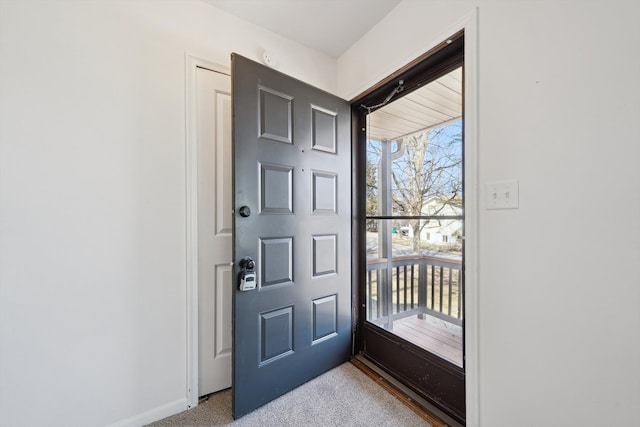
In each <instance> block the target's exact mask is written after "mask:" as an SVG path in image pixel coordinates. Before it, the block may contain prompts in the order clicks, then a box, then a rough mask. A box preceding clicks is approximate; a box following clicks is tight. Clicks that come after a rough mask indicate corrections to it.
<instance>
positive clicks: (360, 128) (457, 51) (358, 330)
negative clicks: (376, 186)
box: [351, 31, 466, 424]
mask: <svg viewBox="0 0 640 427" xmlns="http://www.w3.org/2000/svg"><path fill="white" fill-rule="evenodd" d="M464 50H465V49H464V32H463V31H461V32H458V33H456V34H455V35H453V36H452V37H450V38H448V39H447V40H446V41H445V42H443V43H441V44H439V45H438V46H436V48H434V49H432V50H430V51H429V52H427V53H426V54H425V55H423V56H422V57H420V58H418V60H416V61H413V62H412V63H411V64H408V65H407V66H406V67H403V68H402V69H401V70H399V71H398V72H396V73H393V74H392V75H391V76H389V77H388V78H387V79H385V80H383V81H382V82H381V83H379V84H378V85H376V86H374V87H373V88H372V89H371V90H370V91H368V92H367V93H366V94H364V95H363V96H361V97H359V98H357V99H355V100H353V101H352V103H351V106H352V123H353V137H352V153H353V159H352V167H353V179H352V191H353V196H354V197H353V202H352V205H353V206H352V212H353V220H352V221H353V222H352V230H353V231H352V234H353V239H354V240H353V242H354V251H353V255H352V265H353V270H352V276H353V283H354V284H357V286H354V295H353V301H354V308H353V319H354V354H358V353H362V354H363V355H364V356H365V357H367V358H368V359H370V360H371V361H372V362H374V363H376V364H377V365H378V366H380V367H381V368H383V369H384V370H386V371H387V372H389V373H390V374H391V375H393V376H394V377H396V378H397V379H398V380H400V381H401V382H402V383H404V384H405V385H406V386H408V387H409V388H411V389H412V390H414V391H415V392H416V393H418V394H419V395H420V396H421V397H423V398H424V399H426V400H427V401H429V402H431V403H432V404H434V405H435V406H437V407H438V408H439V409H441V410H443V411H444V412H445V413H447V414H448V415H450V416H451V417H453V418H454V419H455V420H457V421H459V422H460V423H463V424H464V422H465V411H466V407H465V398H466V396H465V373H464V368H462V369H461V368H459V367H457V366H455V365H454V364H452V363H450V362H447V361H445V360H442V359H440V358H438V357H436V356H432V355H430V354H428V353H426V352H424V351H423V350H421V349H420V348H419V347H417V346H415V345H413V344H411V343H408V342H406V341H404V340H402V339H399V338H398V337H396V336H395V335H393V334H391V333H389V332H388V331H385V330H382V329H380V328H378V327H375V326H371V325H368V324H367V322H366V312H365V310H366V300H365V299H366V289H365V278H366V245H363V244H361V243H360V242H362V241H363V236H364V235H365V233H366V230H365V227H366V221H365V212H364V209H363V208H362V207H363V206H366V194H365V192H364V191H362V189H363V188H365V186H366V176H365V173H364V170H365V168H366V153H365V146H366V115H367V111H366V110H365V109H364V108H362V107H361V106H362V105H367V106H371V105H378V104H381V103H383V102H384V101H385V99H386V98H387V97H388V96H389V94H390V93H391V92H392V91H393V90H394V88H396V87H397V86H398V82H399V80H403V81H404V84H403V86H404V90H403V95H404V94H408V93H410V92H412V91H414V90H416V89H418V88H420V87H422V86H424V85H425V84H427V83H429V82H431V81H433V80H436V79H437V78H439V77H441V76H443V75H445V74H447V73H448V72H450V71H452V70H453V69H455V68H457V67H459V66H460V65H462V64H463V63H464ZM463 87H464V84H463ZM463 97H464V95H463ZM398 350H401V351H402V354H403V359H402V361H400V360H399V357H398V353H399V352H398ZM425 366H429V367H430V375H431V377H430V378H429V380H428V381H426V380H424V378H423V376H422V375H419V373H421V372H424V367H425ZM433 384H440V386H439V387H434V386H433Z"/></svg>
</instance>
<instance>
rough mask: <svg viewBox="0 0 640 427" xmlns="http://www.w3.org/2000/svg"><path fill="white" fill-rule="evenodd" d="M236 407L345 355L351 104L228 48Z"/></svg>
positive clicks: (246, 407)
mask: <svg viewBox="0 0 640 427" xmlns="http://www.w3.org/2000/svg"><path fill="white" fill-rule="evenodd" d="M231 62H232V73H231V76H232V102H233V107H232V108H233V159H234V207H235V213H234V274H235V276H236V280H237V281H236V287H235V291H234V294H233V304H234V306H233V416H234V418H238V417H241V416H243V415H245V414H247V413H248V412H250V411H252V410H253V409H255V408H257V407H259V406H261V405H263V404H265V403H267V402H269V401H271V400H273V399H275V398H276V397H278V396H280V395H282V394H284V393H286V392H288V391H290V390H291V389H293V388H295V387H297V386H299V385H301V384H302V383H304V382H306V381H308V380H310V379H312V378H314V377H316V376H318V375H320V374H322V373H324V372H325V371H327V370H329V369H331V368H333V367H335V366H337V365H339V364H341V363H343V362H345V361H347V360H348V359H349V357H350V355H351V342H352V341H351V338H352V336H351V266H350V252H351V234H350V230H351V222H350V221H351V194H350V191H351V185H350V182H351V168H350V165H351V145H350V143H351V141H350V139H351V128H350V126H351V116H350V114H351V113H350V106H349V104H348V103H347V102H346V101H344V100H342V99H340V98H337V97H335V96H333V95H330V94H328V93H326V92H323V91H321V90H319V89H317V88H314V87H311V86H309V85H307V84H305V83H302V82H300V81H298V80H295V79H293V78H291V77H288V76H286V75H284V74H282V73H279V72H277V71H275V70H273V69H270V68H267V67H265V66H262V65H260V64H258V63H255V62H253V61H251V60H248V59H246V58H244V57H242V56H239V55H237V54H233V55H232V61H231Z"/></svg>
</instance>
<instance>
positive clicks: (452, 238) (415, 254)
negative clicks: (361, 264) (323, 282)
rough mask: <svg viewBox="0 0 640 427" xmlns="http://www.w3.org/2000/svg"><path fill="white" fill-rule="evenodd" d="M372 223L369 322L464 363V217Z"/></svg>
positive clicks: (369, 269) (369, 237)
mask: <svg viewBox="0 0 640 427" xmlns="http://www.w3.org/2000/svg"><path fill="white" fill-rule="evenodd" d="M371 221H372V223H373V224H375V230H376V231H373V230H369V231H367V275H366V297H367V303H366V306H367V320H368V321H369V322H371V323H373V324H374V325H377V326H378V327H381V328H384V329H387V330H389V331H391V332H393V333H394V334H396V335H398V336H400V337H402V338H404V339H406V340H407V341H410V342H412V343H414V344H415V345H418V346H420V347H422V348H424V349H425V350H428V351H430V352H432V353H434V354H437V355H439V356H440V357H442V358H444V359H446V360H449V361H451V362H452V363H455V364H457V365H458V366H462V318H463V312H464V311H463V307H462V303H463V295H464V285H463V276H462V251H463V244H462V243H463V242H462V239H461V236H462V220H441V221H434V220H430V221H428V222H427V223H426V224H423V225H420V224H419V227H418V228H419V230H420V231H419V234H418V235H417V237H416V236H415V235H414V234H413V229H414V227H413V225H411V224H410V225H405V224H407V222H406V221H398V220H375V221H374V220H371ZM372 228H373V227H372ZM416 242H417V244H416Z"/></svg>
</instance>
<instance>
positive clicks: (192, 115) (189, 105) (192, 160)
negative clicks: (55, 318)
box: [185, 52, 231, 408]
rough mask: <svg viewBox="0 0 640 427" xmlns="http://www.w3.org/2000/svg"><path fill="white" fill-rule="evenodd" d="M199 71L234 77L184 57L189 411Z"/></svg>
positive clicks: (193, 364) (191, 398) (194, 338)
mask: <svg viewBox="0 0 640 427" xmlns="http://www.w3.org/2000/svg"><path fill="white" fill-rule="evenodd" d="M198 68H205V69H207V70H211V71H214V72H216V73H222V74H226V75H231V69H230V67H229V66H225V65H220V64H217V63H215V62H212V61H209V60H206V59H203V58H201V57H199V56H196V55H193V54H190V53H189V52H187V53H186V54H185V195H186V197H185V207H186V221H185V231H186V241H185V248H186V259H185V261H186V265H185V267H186V302H187V304H186V326H187V330H186V332H187V342H186V344H187V348H186V350H187V351H186V355H187V360H186V362H187V363H186V366H187V371H186V374H187V381H186V384H187V388H186V390H185V391H186V395H187V408H193V407H195V406H198V398H199V396H198V386H199V384H198V373H199V366H198V347H199V343H198V144H197V142H198V140H197V138H198V128H197V125H198V123H197V93H196V89H197V86H196V84H197V82H196V74H197V69H198Z"/></svg>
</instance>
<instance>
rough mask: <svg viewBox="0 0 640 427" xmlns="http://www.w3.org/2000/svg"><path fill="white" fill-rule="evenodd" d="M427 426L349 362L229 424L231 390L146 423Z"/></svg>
mask: <svg viewBox="0 0 640 427" xmlns="http://www.w3.org/2000/svg"><path fill="white" fill-rule="evenodd" d="M228 425H231V426H238V427H242V426H244V427H249V426H264V427H286V426H305V427H306V426H323V427H324V426H376V427H378V426H385V427H386V426H388V427H392V426H393V427H399V426H406V427H412V426H416V427H417V426H420V427H424V426H430V424H429V423H427V422H426V421H425V420H424V419H423V418H422V417H420V416H419V415H418V414H416V413H415V412H413V411H412V410H411V409H409V408H408V407H406V406H405V405H404V404H403V403H402V402H400V401H399V400H398V399H396V398H395V397H394V396H393V395H391V394H389V393H388V392H387V391H386V390H384V389H383V388H382V387H380V386H379V385H378V384H376V383H375V382H374V381H373V380H372V379H371V378H369V377H368V376H366V375H365V374H364V373H363V372H362V371H360V370H359V369H358V368H356V367H355V366H353V365H352V364H351V363H344V364H342V365H340V366H338V367H337V368H335V369H333V370H331V371H329V372H327V373H325V374H323V375H321V376H319V377H317V378H315V379H313V380H311V381H309V382H308V383H306V384H303V385H302V386H300V387H298V388H297V389H295V390H293V391H290V392H289V393H287V394H285V395H284V396H281V397H280V398H278V399H276V400H274V401H272V402H270V403H268V404H266V405H265V406H263V407H261V408H258V409H257V410H255V411H253V412H252V413H250V414H248V415H245V416H244V417H242V418H240V419H239V420H236V421H234V420H233V418H232V417H231V391H230V390H225V391H221V392H219V393H215V394H213V395H211V396H210V397H209V400H207V401H204V402H202V403H200V405H198V406H197V407H195V408H193V409H190V410H188V411H185V412H181V413H179V414H177V415H174V416H171V417H169V418H165V419H163V420H160V421H157V422H155V423H152V424H149V426H151V427H165V426H173V427H191V426H193V427H196V426H228Z"/></svg>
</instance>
